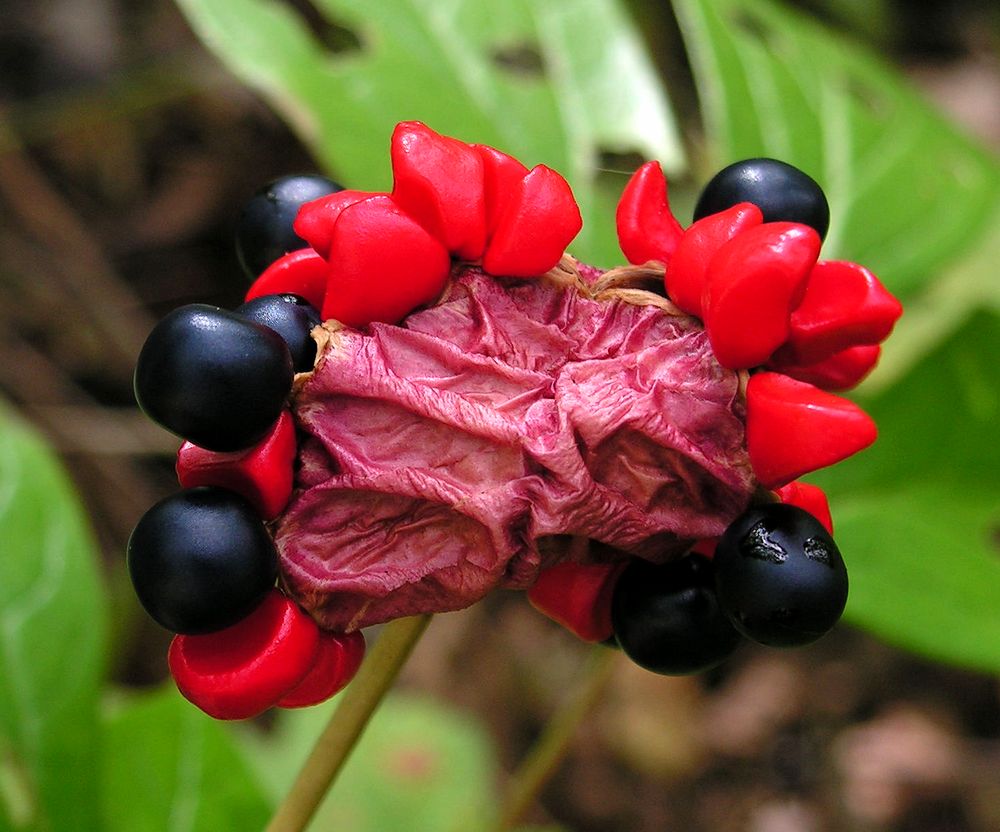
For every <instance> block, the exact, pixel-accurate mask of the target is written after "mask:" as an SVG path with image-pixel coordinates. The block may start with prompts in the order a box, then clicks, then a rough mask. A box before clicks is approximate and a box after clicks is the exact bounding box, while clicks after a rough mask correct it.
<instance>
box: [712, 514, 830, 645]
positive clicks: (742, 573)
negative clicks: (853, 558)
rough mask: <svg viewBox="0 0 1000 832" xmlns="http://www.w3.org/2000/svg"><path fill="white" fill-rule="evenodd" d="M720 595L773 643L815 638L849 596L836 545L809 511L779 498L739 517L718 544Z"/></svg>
mask: <svg viewBox="0 0 1000 832" xmlns="http://www.w3.org/2000/svg"><path fill="white" fill-rule="evenodd" d="M714 563H715V580H716V587H717V589H718V593H719V602H720V603H721V604H722V607H723V609H724V610H725V611H726V613H727V614H728V615H729V616H730V617H731V618H732V620H733V624H734V625H735V626H736V628H737V629H738V630H740V631H741V632H742V633H743V634H744V635H746V636H747V637H748V638H751V639H753V640H754V641H758V642H760V643H761V644H767V645H770V646H772V647H796V646H798V645H802V644H809V643H810V642H813V641H815V640H816V639H818V638H819V637H820V636H822V635H823V634H824V633H826V632H827V631H828V630H829V629H830V628H831V627H833V625H834V624H836V623H837V621H838V619H839V618H840V615H841V613H842V612H843V611H844V605H845V604H846V603H847V568H846V567H845V566H844V560H843V558H842V557H841V555H840V550H839V549H838V548H837V544H836V543H834V542H833V538H832V537H830V535H829V534H828V533H827V531H826V529H825V528H824V527H823V525H822V524H821V523H820V522H819V520H817V519H816V518H815V517H813V516H812V515H811V514H810V513H809V512H808V511H804V510H803V509H801V508H798V507H796V506H792V505H785V504H782V503H773V504H768V505H762V506H756V507H754V508H751V509H750V510H749V511H747V512H745V513H744V514H742V515H741V516H740V517H738V518H737V519H736V520H735V521H734V522H733V523H732V524H731V525H730V526H729V528H728V529H726V532H725V534H724V535H723V536H722V538H721V539H720V540H719V545H718V546H717V547H716V550H715V559H714Z"/></svg>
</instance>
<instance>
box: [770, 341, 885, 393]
mask: <svg viewBox="0 0 1000 832" xmlns="http://www.w3.org/2000/svg"><path fill="white" fill-rule="evenodd" d="M787 349H788V345H787V344H786V345H785V346H784V347H782V348H781V349H780V350H778V351H777V352H776V353H775V354H774V355H773V356H772V357H771V360H770V361H769V362H768V369H771V370H775V371H776V372H779V373H784V374H785V375H786V376H791V377H792V378H797V379H798V380H799V381H807V382H809V383H810V384H815V385H816V386H817V387H819V388H820V389H821V390H833V391H842V390H850V389H851V388H852V387H855V386H857V385H858V384H860V383H861V381H862V380H863V379H864V378H865V377H866V376H867V375H868V374H869V373H870V372H871V371H872V370H873V369H874V368H875V365H876V364H878V360H879V356H880V355H881V354H882V348H881V347H880V346H879V345H878V344H861V345H860V346H857V347H848V348H847V349H846V350H841V351H840V352H836V353H834V354H833V355H831V356H830V357H829V358H824V359H823V360H822V361H817V362H815V363H814V364H796V363H794V362H791V361H790V360H789V359H788V351H787Z"/></svg>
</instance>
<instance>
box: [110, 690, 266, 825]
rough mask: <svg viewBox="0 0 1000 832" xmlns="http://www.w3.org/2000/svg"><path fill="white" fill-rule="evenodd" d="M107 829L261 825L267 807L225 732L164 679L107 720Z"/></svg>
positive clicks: (263, 823) (113, 712) (256, 784)
mask: <svg viewBox="0 0 1000 832" xmlns="http://www.w3.org/2000/svg"><path fill="white" fill-rule="evenodd" d="M103 778H104V780H103V787H104V788H103V792H102V797H103V799H104V812H105V821H106V824H107V825H106V827H105V828H106V829H107V830H108V832H112V831H113V830H120V832H164V830H170V832H195V830H203V832H219V830H223V829H234V830H235V829H247V830H252V829H263V828H264V826H265V825H266V824H267V820H268V818H269V817H270V814H271V806H270V804H269V802H268V800H267V798H266V796H265V794H264V792H263V790H262V789H261V786H260V785H259V783H258V781H257V779H256V776H255V774H254V773H253V772H252V771H251V770H250V768H249V767H248V766H247V763H246V762H245V761H244V758H243V756H242V752H241V751H240V749H239V747H238V746H237V745H236V744H235V743H234V741H233V739H232V738H231V735H230V731H229V726H227V725H225V724H223V723H220V722H217V721H215V720H214V719H212V718H211V717H208V716H206V715H205V714H203V713H202V712H201V711H199V710H198V709H197V708H195V707H194V706H193V705H191V704H190V703H189V702H186V701H185V700H184V699H183V698H181V696H180V695H179V694H178V693H177V691H176V689H175V688H174V687H173V686H172V685H170V686H169V687H165V688H164V689H163V690H161V691H158V692H156V693H153V694H147V695H144V696H141V697H137V698H134V699H132V700H128V701H126V702H125V703H124V704H122V705H120V706H119V707H117V708H115V709H114V710H113V711H112V713H111V714H110V715H109V716H108V717H106V719H105V731H104V768H103Z"/></svg>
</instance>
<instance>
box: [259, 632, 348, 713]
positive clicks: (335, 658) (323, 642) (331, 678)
mask: <svg viewBox="0 0 1000 832" xmlns="http://www.w3.org/2000/svg"><path fill="white" fill-rule="evenodd" d="M364 656H365V637H364V636H363V635H362V634H361V631H360V630H359V631H357V632H354V633H327V632H321V633H320V637H319V648H318V649H317V651H316V660H315V662H314V663H313V666H312V668H310V670H309V672H308V673H306V675H305V678H304V679H303V680H302V681H301V682H299V683H298V684H297V685H296V686H295V687H294V688H292V689H291V690H290V691H289V692H288V693H286V694H285V695H284V696H282V697H281V699H279V700H278V707H279V708H308V707H309V706H311V705H318V704H319V703H320V702H325V701H326V700H327V699H329V698H330V697H331V696H333V695H334V694H336V693H339V692H340V691H341V690H343V689H344V688H345V687H347V684H348V682H350V681H351V679H353V678H354V675H355V674H356V673H357V672H358V668H359V667H361V660H362V659H363V658H364Z"/></svg>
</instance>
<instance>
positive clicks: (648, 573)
mask: <svg viewBox="0 0 1000 832" xmlns="http://www.w3.org/2000/svg"><path fill="white" fill-rule="evenodd" d="M611 622H612V626H613V628H614V632H615V638H616V640H617V641H618V644H619V646H620V647H621V648H622V650H623V651H624V653H625V655H627V656H628V657H629V658H630V659H632V661H634V662H635V663H636V664H638V665H640V666H641V667H644V668H646V669H647V670H651V671H653V672H654V673H663V674H668V675H683V674H688V673H698V672H700V671H702V670H708V669H709V668H711V667H715V666H716V665H717V664H719V663H720V662H722V661H724V660H725V659H727V658H728V657H729V656H731V655H732V654H733V652H734V651H735V650H736V648H737V646H738V645H739V643H740V641H741V637H740V634H739V633H738V632H737V631H736V629H735V628H734V627H733V625H732V624H731V623H730V621H729V619H728V618H727V617H726V615H725V614H724V613H723V612H722V610H721V609H720V608H719V603H718V600H717V599H716V597H715V586H714V583H713V578H712V564H711V562H710V561H709V560H708V559H707V558H705V557H702V556H701V555H688V556H686V557H684V558H681V559H680V560H676V561H672V562H670V563H666V564H662V565H656V564H651V563H648V562H647V561H644V560H640V559H638V558H637V559H635V560H633V561H632V562H631V563H630V564H629V565H628V566H627V567H626V568H625V571H624V572H622V574H621V577H620V578H619V579H618V583H617V584H616V585H615V591H614V596H613V598H612V602H611Z"/></svg>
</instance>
